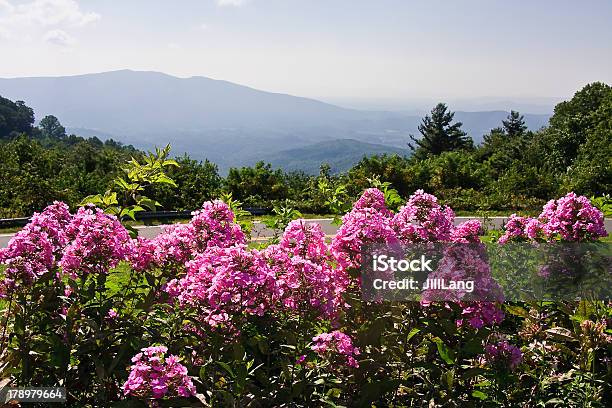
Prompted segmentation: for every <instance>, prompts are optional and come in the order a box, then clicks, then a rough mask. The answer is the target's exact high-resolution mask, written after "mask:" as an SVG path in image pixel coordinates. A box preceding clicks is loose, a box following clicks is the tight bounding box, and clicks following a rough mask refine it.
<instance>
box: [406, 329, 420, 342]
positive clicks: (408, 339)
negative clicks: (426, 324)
mask: <svg viewBox="0 0 612 408" xmlns="http://www.w3.org/2000/svg"><path fill="white" fill-rule="evenodd" d="M420 331H421V329H419V328H416V327H415V328H413V329H412V330H410V333H408V337H406V341H410V339H411V338H413V337H414V336H415V335H416V334H417V333H418V332H420Z"/></svg>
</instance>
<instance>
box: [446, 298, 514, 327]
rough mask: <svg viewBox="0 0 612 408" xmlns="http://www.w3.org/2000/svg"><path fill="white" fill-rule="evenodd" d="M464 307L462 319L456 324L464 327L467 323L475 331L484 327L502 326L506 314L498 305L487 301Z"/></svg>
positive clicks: (464, 305) (466, 304)
mask: <svg viewBox="0 0 612 408" xmlns="http://www.w3.org/2000/svg"><path fill="white" fill-rule="evenodd" d="M462 305H463V311H462V312H461V319H459V320H457V322H456V323H457V325H458V326H463V325H464V324H466V322H467V323H468V324H469V325H470V326H472V327H473V328H474V329H480V328H482V327H484V326H493V325H495V324H500V323H501V322H502V321H503V320H504V312H502V311H501V309H500V308H499V305H498V304H497V303H494V302H486V301H485V302H473V303H464V304H462Z"/></svg>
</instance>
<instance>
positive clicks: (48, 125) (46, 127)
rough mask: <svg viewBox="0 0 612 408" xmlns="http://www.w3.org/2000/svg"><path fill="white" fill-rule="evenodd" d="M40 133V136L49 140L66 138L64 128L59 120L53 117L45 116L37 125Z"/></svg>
mask: <svg viewBox="0 0 612 408" xmlns="http://www.w3.org/2000/svg"><path fill="white" fill-rule="evenodd" d="M38 128H39V129H40V131H41V136H42V137H46V138H49V139H64V138H65V137H66V128H64V127H63V126H62V124H61V123H60V121H59V119H58V118H56V117H55V116H53V115H47V116H45V117H44V118H42V119H41V121H40V123H39V124H38Z"/></svg>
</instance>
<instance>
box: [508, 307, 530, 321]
mask: <svg viewBox="0 0 612 408" xmlns="http://www.w3.org/2000/svg"><path fill="white" fill-rule="evenodd" d="M504 309H505V310H506V311H507V312H508V313H510V314H513V315H515V316H519V317H523V318H525V319H527V318H528V317H529V313H528V312H527V310H525V309H524V308H522V307H521V306H515V305H508V304H506V305H504Z"/></svg>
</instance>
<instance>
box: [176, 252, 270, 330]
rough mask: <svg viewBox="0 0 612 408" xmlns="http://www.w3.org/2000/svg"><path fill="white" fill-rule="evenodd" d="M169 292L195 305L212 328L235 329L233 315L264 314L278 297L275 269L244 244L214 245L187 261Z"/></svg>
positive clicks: (189, 304) (192, 305)
mask: <svg viewBox="0 0 612 408" xmlns="http://www.w3.org/2000/svg"><path fill="white" fill-rule="evenodd" d="M166 290H167V292H168V293H169V294H170V295H171V296H173V297H175V298H176V300H177V302H178V303H179V305H181V306H182V307H194V308H196V309H197V310H198V313H199V315H200V317H201V319H202V321H203V322H205V323H206V324H208V325H210V326H211V327H213V328H216V327H218V326H222V327H229V328H233V324H232V318H233V317H240V316H243V315H258V316H261V315H263V314H264V312H265V311H266V310H268V309H270V308H271V307H272V306H273V305H274V303H275V301H276V299H278V297H279V291H278V286H277V285H276V279H275V276H274V273H273V271H272V270H271V269H270V268H269V267H268V265H267V263H266V260H265V258H264V257H263V256H262V254H261V253H260V252H259V251H257V250H250V249H248V248H247V247H246V246H244V245H236V246H232V247H228V248H220V247H211V248H209V249H208V250H206V251H205V252H204V253H202V254H200V255H198V256H197V257H196V259H194V260H193V261H190V262H188V263H187V273H186V275H185V276H184V277H182V278H181V279H174V280H172V281H170V282H169V283H168V285H167V288H166Z"/></svg>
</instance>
